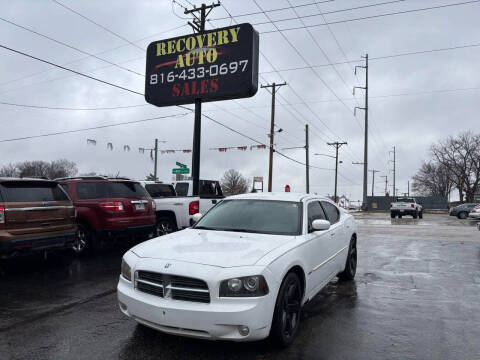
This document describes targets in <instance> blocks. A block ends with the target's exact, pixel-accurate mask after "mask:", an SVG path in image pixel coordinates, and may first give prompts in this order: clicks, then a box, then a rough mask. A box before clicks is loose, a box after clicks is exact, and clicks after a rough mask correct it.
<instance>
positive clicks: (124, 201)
mask: <svg viewBox="0 0 480 360" xmlns="http://www.w3.org/2000/svg"><path fill="white" fill-rule="evenodd" d="M59 182H60V184H61V186H62V187H63V188H64V189H65V191H67V192H68V194H69V195H70V197H71V198H72V200H73V204H74V205H75V208H76V209H77V213H78V217H77V220H78V236H77V240H76V241H75V244H74V246H73V250H74V251H75V252H76V253H78V254H81V253H84V252H86V251H87V250H89V249H94V248H96V247H98V246H99V245H100V244H101V242H102V241H105V240H112V239H122V238H123V239H125V238H126V239H135V240H140V241H142V240H146V239H148V238H151V237H153V236H156V217H155V202H154V201H153V199H152V198H151V197H150V195H148V193H147V191H146V190H145V188H144V187H143V186H142V185H140V183H138V182H137V181H133V180H129V179H122V178H107V177H103V176H94V177H74V178H63V179H59Z"/></svg>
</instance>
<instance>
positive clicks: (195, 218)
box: [192, 213, 203, 224]
mask: <svg viewBox="0 0 480 360" xmlns="http://www.w3.org/2000/svg"><path fill="white" fill-rule="evenodd" d="M202 216H203V214H201V213H196V214H194V215H193V216H192V221H193V223H194V224H196V223H197V222H198V221H199V220H200V219H201V218H202Z"/></svg>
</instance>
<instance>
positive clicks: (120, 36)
mask: <svg viewBox="0 0 480 360" xmlns="http://www.w3.org/2000/svg"><path fill="white" fill-rule="evenodd" d="M52 1H53V2H54V3H55V4H57V5H60V6H61V7H63V8H64V9H67V10H68V11H70V12H72V13H74V14H76V15H78V16H80V17H81V18H83V19H85V20H87V21H88V22H90V23H92V24H94V25H96V26H98V27H99V28H101V29H103V30H105V31H107V32H108V33H110V34H112V35H114V36H116V37H117V38H119V39H121V40H123V41H125V42H127V43H129V44H130V45H132V46H133V47H136V48H137V49H140V50H141V51H142V52H143V51H145V49H144V48H142V47H141V46H138V45H137V44H135V43H134V42H131V41H130V40H128V39H126V38H125V37H123V36H122V35H119V34H118V33H116V32H114V31H112V30H110V29H109V28H107V27H105V26H103V25H102V24H99V23H97V22H95V21H93V20H92V19H90V18H89V17H87V16H85V15H83V14H81V13H80V12H78V11H76V10H74V9H72V8H71V7H68V6H67V5H65V4H63V3H61V2H60V1H58V0H52Z"/></svg>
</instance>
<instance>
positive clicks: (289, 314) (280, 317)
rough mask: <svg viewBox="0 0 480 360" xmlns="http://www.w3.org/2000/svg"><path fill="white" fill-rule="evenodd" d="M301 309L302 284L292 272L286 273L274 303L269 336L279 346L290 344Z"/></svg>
mask: <svg viewBox="0 0 480 360" xmlns="http://www.w3.org/2000/svg"><path fill="white" fill-rule="evenodd" d="M301 311H302V285H301V284H300V279H299V278H298V276H297V274H295V273H294V272H291V273H288V274H287V276H286V277H285V279H284V280H283V283H282V286H280V290H279V292H278V296H277V302H276V303H275V312H274V314H273V321H272V328H271V330H270V336H271V337H272V338H273V339H274V340H275V341H276V342H277V343H278V344H279V345H281V346H284V347H285V346H288V345H290V344H291V343H292V342H293V340H294V338H295V335H296V334H297V331H298V326H299V323H300V315H301Z"/></svg>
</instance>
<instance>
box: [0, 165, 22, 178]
mask: <svg viewBox="0 0 480 360" xmlns="http://www.w3.org/2000/svg"><path fill="white" fill-rule="evenodd" d="M0 177H18V168H17V165H15V164H12V163H10V164H7V165H3V166H2V167H1V168H0Z"/></svg>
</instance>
